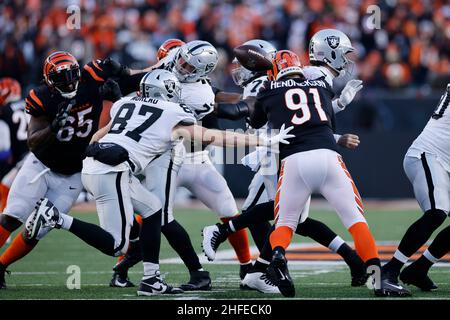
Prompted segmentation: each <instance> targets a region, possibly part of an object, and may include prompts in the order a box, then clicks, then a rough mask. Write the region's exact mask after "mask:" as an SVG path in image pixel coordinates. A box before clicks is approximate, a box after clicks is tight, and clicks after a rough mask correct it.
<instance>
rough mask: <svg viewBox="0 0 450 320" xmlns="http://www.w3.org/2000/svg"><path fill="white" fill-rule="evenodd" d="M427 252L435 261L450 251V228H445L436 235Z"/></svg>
mask: <svg viewBox="0 0 450 320" xmlns="http://www.w3.org/2000/svg"><path fill="white" fill-rule="evenodd" d="M427 251H428V252H429V253H430V255H431V256H432V257H434V258H435V259H440V258H442V257H443V256H444V255H445V254H447V253H448V252H449V251H450V226H447V227H446V228H444V229H442V230H441V232H439V233H438V235H437V236H436V238H435V239H434V241H433V243H432V244H431V245H430V246H429V247H428V250H427Z"/></svg>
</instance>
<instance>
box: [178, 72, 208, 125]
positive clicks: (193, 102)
mask: <svg viewBox="0 0 450 320" xmlns="http://www.w3.org/2000/svg"><path fill="white" fill-rule="evenodd" d="M215 99H216V96H215V94H214V91H213V90H212V87H211V84H210V83H209V80H208V79H206V78H204V79H200V80H199V81H197V82H181V101H182V102H183V104H185V105H186V106H188V107H189V108H190V109H191V110H192V111H193V112H194V114H195V117H196V118H197V120H200V119H202V118H203V117H204V116H206V115H207V114H209V113H211V112H213V111H214V102H215Z"/></svg>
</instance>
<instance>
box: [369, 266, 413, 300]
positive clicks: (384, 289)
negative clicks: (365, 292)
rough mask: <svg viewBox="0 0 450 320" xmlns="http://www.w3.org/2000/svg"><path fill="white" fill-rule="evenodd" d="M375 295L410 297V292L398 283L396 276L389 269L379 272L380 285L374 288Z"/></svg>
mask: <svg viewBox="0 0 450 320" xmlns="http://www.w3.org/2000/svg"><path fill="white" fill-rule="evenodd" d="M374 292H375V295H376V296H377V297H410V296H411V292H409V290H408V289H406V288H404V287H403V286H402V285H400V284H399V283H398V280H397V276H396V274H394V273H391V272H389V271H382V272H381V284H380V287H379V288H378V289H377V288H375V290H374Z"/></svg>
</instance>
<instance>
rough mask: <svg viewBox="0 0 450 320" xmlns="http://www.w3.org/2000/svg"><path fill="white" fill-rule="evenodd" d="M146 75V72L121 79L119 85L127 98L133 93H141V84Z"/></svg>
mask: <svg viewBox="0 0 450 320" xmlns="http://www.w3.org/2000/svg"><path fill="white" fill-rule="evenodd" d="M145 74H146V73H145V72H141V73H136V74H133V75H132V76H123V77H120V78H119V81H118V84H119V87H120V91H121V92H122V94H123V95H124V96H126V95H129V94H130V93H132V92H135V91H139V83H140V82H141V80H142V78H143V77H144V76H145Z"/></svg>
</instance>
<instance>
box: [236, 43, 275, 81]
mask: <svg viewBox="0 0 450 320" xmlns="http://www.w3.org/2000/svg"><path fill="white" fill-rule="evenodd" d="M247 44H248V45H252V46H257V47H260V48H261V49H263V50H264V51H265V52H266V53H268V54H269V55H270V56H271V58H274V57H275V53H277V49H276V48H275V47H274V46H273V45H272V44H271V43H270V42H267V41H265V40H261V39H253V40H249V41H247V42H245V43H243V44H242V45H247ZM232 63H233V69H231V77H232V78H233V81H234V83H236V84H237V85H238V86H242V85H243V84H244V83H245V82H246V81H248V80H250V79H251V78H253V77H254V76H256V75H257V72H253V71H250V70H248V69H245V68H244V67H243V66H242V65H241V64H240V63H239V61H238V60H237V59H236V58H234V59H233V61H232Z"/></svg>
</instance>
